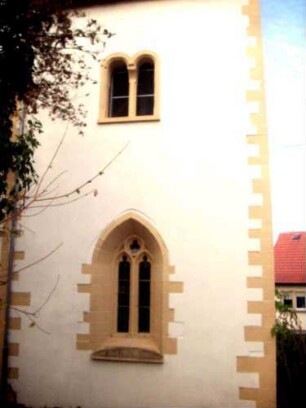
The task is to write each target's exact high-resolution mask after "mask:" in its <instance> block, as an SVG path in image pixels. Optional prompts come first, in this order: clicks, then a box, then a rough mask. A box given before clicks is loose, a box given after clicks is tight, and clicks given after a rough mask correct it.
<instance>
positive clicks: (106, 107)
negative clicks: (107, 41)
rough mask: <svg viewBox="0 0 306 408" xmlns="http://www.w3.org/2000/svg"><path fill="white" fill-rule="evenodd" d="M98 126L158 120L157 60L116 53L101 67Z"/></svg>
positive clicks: (142, 55)
mask: <svg viewBox="0 0 306 408" xmlns="http://www.w3.org/2000/svg"><path fill="white" fill-rule="evenodd" d="M101 81H102V89H101V106H100V118H99V122H101V123H112V122H138V121H152V120H153V121H154V120H159V103H158V96H159V89H158V85H159V71H158V62H157V57H156V56H155V55H154V54H152V53H150V52H147V51H146V52H144V53H138V54H136V55H135V56H134V57H132V58H131V57H129V56H127V55H125V54H115V55H111V56H110V57H109V58H107V59H106V60H105V61H104V63H103V64H102V78H101Z"/></svg>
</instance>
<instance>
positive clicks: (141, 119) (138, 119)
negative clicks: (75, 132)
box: [98, 115, 160, 124]
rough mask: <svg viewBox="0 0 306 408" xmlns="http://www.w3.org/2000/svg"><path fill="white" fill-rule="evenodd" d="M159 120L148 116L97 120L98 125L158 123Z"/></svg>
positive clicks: (153, 116)
mask: <svg viewBox="0 0 306 408" xmlns="http://www.w3.org/2000/svg"><path fill="white" fill-rule="evenodd" d="M159 120H160V118H159V116H156V115H148V116H123V117H114V118H100V119H99V120H98V123H99V124H110V123H134V122H158V121H159Z"/></svg>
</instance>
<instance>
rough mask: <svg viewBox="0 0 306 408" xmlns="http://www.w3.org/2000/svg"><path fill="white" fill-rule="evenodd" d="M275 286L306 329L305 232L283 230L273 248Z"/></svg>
mask: <svg viewBox="0 0 306 408" xmlns="http://www.w3.org/2000/svg"><path fill="white" fill-rule="evenodd" d="M274 260H275V286H276V288H277V289H279V290H280V291H281V292H282V293H284V294H285V299H284V302H285V304H287V305H288V306H290V307H292V308H293V309H294V310H295V311H296V312H297V315H298V317H299V320H300V323H301V327H302V329H304V330H306V232H305V231H302V232H284V233H281V234H280V235H279V236H278V239H277V242H276V244H275V248H274Z"/></svg>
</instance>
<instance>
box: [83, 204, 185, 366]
mask: <svg viewBox="0 0 306 408" xmlns="http://www.w3.org/2000/svg"><path fill="white" fill-rule="evenodd" d="M82 272H83V273H85V274H88V273H89V274H90V275H91V283H90V284H87V283H86V284H84V283H81V284H79V285H78V291H79V293H89V295H90V302H89V309H88V310H87V311H85V312H84V322H86V323H88V324H89V333H88V334H87V333H86V334H84V333H79V334H78V336H77V349H78V350H92V353H91V358H92V359H94V360H101V361H104V360H105V361H128V362H142V363H158V364H160V363H162V362H163V355H164V354H176V353H177V340H176V338H175V337H176V336H172V335H171V336H170V334H169V331H168V329H169V323H171V322H174V309H173V308H170V307H169V296H170V294H171V293H180V292H182V290H183V283H182V282H176V281H174V280H173V279H172V280H171V281H170V274H172V273H173V272H174V267H173V266H172V265H170V264H169V262H168V251H167V248H166V246H165V244H164V242H163V240H162V238H161V236H160V235H159V233H158V231H157V230H156V229H155V228H154V227H153V226H152V225H151V224H150V223H149V222H148V221H147V220H146V219H144V218H143V217H142V216H140V215H138V214H135V213H134V212H129V213H126V214H123V215H122V217H121V218H119V219H116V220H114V221H113V222H112V223H111V224H110V225H109V226H108V227H107V228H106V229H105V230H104V232H103V234H102V236H101V238H100V239H99V240H98V242H97V244H96V247H95V251H94V254H93V258H92V262H91V264H84V265H83V268H82Z"/></svg>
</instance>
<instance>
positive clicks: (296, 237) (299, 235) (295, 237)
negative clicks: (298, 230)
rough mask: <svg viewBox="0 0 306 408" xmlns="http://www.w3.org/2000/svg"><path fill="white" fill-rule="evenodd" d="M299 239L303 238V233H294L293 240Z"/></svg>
mask: <svg viewBox="0 0 306 408" xmlns="http://www.w3.org/2000/svg"><path fill="white" fill-rule="evenodd" d="M299 239H301V234H294V235H293V237H292V240H293V241H298V240H299Z"/></svg>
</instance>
